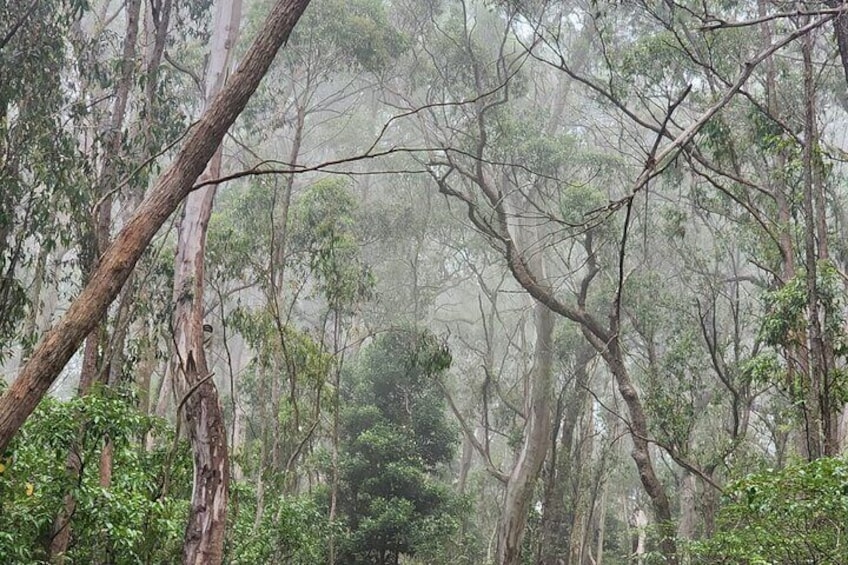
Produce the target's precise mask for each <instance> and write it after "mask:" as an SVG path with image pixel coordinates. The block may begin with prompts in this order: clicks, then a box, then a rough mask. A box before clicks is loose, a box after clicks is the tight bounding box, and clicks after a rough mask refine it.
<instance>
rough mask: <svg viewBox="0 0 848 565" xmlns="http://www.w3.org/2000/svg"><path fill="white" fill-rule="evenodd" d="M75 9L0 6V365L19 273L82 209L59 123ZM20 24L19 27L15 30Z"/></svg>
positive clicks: (17, 0) (17, 299) (77, 168)
mask: <svg viewBox="0 0 848 565" xmlns="http://www.w3.org/2000/svg"><path fill="white" fill-rule="evenodd" d="M83 8H84V3H83V2H77V1H74V2H58V1H57V2H36V3H31V2H26V1H23V0H11V1H8V2H2V3H0V38H3V40H4V41H6V40H8V43H6V44H5V45H4V46H3V47H2V48H0V77H2V79H0V359H2V358H3V350H2V347H3V346H5V345H6V343H7V341H8V340H9V339H10V338H11V337H12V336H13V334H14V333H15V331H16V329H17V323H18V321H19V320H20V319H21V318H22V316H23V315H24V314H25V312H26V308H27V306H28V297H27V295H26V292H25V290H24V289H25V288H26V285H27V282H25V281H24V280H23V271H24V269H26V268H27V267H28V266H30V265H32V264H33V263H34V261H35V259H36V256H37V253H36V252H34V250H42V252H43V251H46V250H50V249H53V248H54V247H55V246H56V245H57V244H58V243H59V242H61V241H65V242H66V241H68V240H69V238H70V236H71V233H72V225H73V223H72V222H63V221H61V220H60V217H61V214H59V213H65V214H66V215H68V216H77V215H78V214H80V213H81V211H82V210H84V209H85V208H84V202H83V201H84V198H83V193H84V186H85V182H84V178H85V169H84V166H83V163H82V161H81V159H80V156H79V154H78V152H77V142H76V140H75V139H74V137H73V135H72V134H71V133H70V132H69V131H68V129H67V128H66V127H65V124H64V123H63V120H65V119H66V117H65V116H63V115H62V109H63V108H64V106H65V105H66V104H67V102H68V98H69V93H68V89H67V88H65V86H64V85H63V83H62V81H61V80H58V78H57V77H61V76H63V73H64V72H65V69H66V67H67V66H68V65H69V60H68V58H67V45H66V43H65V39H66V36H67V35H68V34H69V30H70V27H71V25H72V24H73V21H74V20H75V18H76V17H77V16H78V15H79V12H81V11H82V9H83ZM17 24H20V26H19V27H16V25H17Z"/></svg>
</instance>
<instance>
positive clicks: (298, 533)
mask: <svg viewBox="0 0 848 565" xmlns="http://www.w3.org/2000/svg"><path fill="white" fill-rule="evenodd" d="M267 495H268V493H266V499H265V507H264V511H263V513H262V519H261V520H260V521H259V522H258V523H257V522H256V511H257V499H256V490H255V487H254V485H252V484H250V483H235V484H233V486H232V488H231V492H230V498H231V504H230V513H229V521H230V524H229V534H228V536H227V540H226V547H225V557H224V562H225V563H230V564H232V565H242V564H243V565H254V564H259V563H286V564H289V565H319V564H323V563H326V562H327V561H326V550H327V540H328V539H329V532H330V525H329V522H328V520H327V516H326V512H325V510H324V509H323V508H322V507H321V505H320V503H319V500H318V498H317V497H313V496H300V497H289V496H282V495H281V496H267Z"/></svg>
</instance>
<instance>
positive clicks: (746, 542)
mask: <svg viewBox="0 0 848 565" xmlns="http://www.w3.org/2000/svg"><path fill="white" fill-rule="evenodd" d="M846 536H848V462H846V460H845V459H843V458H821V459H817V460H815V461H813V462H810V463H803V464H798V465H793V466H790V467H787V468H786V469H783V470H778V471H767V472H764V473H759V474H755V475H749V476H747V477H745V478H744V479H742V480H739V481H737V482H735V483H733V484H731V485H729V486H728V488H727V489H726V490H725V499H724V504H723V506H722V508H721V511H720V513H719V517H718V532H717V533H716V535H715V536H714V537H713V538H712V539H710V540H707V541H704V542H700V543H696V544H694V545H693V546H692V547H691V548H690V551H691V554H692V556H693V559H694V562H697V563H717V564H718V563H727V564H730V563H733V564H749V565H766V564H768V565H790V564H799V565H800V564H807V563H816V564H820V565H837V564H839V563H846V562H848V541H846V539H848V538H846Z"/></svg>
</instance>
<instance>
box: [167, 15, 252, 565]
mask: <svg viewBox="0 0 848 565" xmlns="http://www.w3.org/2000/svg"><path fill="white" fill-rule="evenodd" d="M240 19H241V0H219V2H218V3H217V8H216V10H215V19H214V22H213V32H212V47H211V52H210V60H209V67H208V69H207V75H206V85H207V90H206V97H205V100H206V101H207V102H208V101H210V100H211V99H212V98H213V97H214V96H215V95H216V94H217V93H218V91H220V90H221V88H222V87H223V86H224V82H225V80H226V75H227V66H228V64H229V60H230V53H231V52H232V49H233V48H234V47H235V43H236V38H237V35H238V26H239V21H240ZM220 173H221V147H220V146H219V147H218V150H217V151H216V152H215V155H214V156H213V157H212V160H211V161H210V163H209V166H208V167H207V169H206V171H205V172H204V173H203V175H202V176H201V177H200V178H201V180H208V179H215V178H218V177H219V176H220ZM216 188H217V186H216V185H214V184H212V185H208V186H205V187H203V188H201V189H200V190H198V191H197V192H193V193H191V194H189V196H188V198H187V199H186V203H185V209H184V211H183V215H182V217H181V219H180V223H179V227H178V236H177V255H176V258H175V265H174V325H173V327H174V347H175V351H174V353H175V358H174V359H173V362H172V370H171V375H172V378H173V379H174V384H175V385H176V386H175V388H176V390H177V391H178V392H179V397H180V398H181V400H180V403H179V404H178V405H177V418H178V419H179V418H180V417H181V414H180V413H179V410H180V408H181V407H183V408H184V415H185V423H186V428H187V431H188V437H189V440H190V441H191V448H192V454H193V458H194V489H193V492H192V498H191V510H190V511H189V517H188V525H187V526H186V532H185V541H184V544H183V563H186V564H198V565H200V564H204V565H205V564H210V563H211V564H216V563H220V562H221V561H222V559H223V551H224V532H225V529H226V525H227V492H228V481H229V463H228V457H227V430H226V425H225V423H224V411H223V408H222V407H221V402H220V399H219V398H218V389H217V388H216V387H215V382H214V381H213V380H212V374H211V373H210V371H209V366H208V364H207V362H206V352H205V351H204V343H203V342H204V339H203V314H204V304H203V286H204V281H205V264H204V252H205V249H206V231H207V227H208V225H209V218H210V216H211V215H212V203H213V201H214V199H215V192H216Z"/></svg>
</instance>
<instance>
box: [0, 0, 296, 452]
mask: <svg viewBox="0 0 848 565" xmlns="http://www.w3.org/2000/svg"><path fill="white" fill-rule="evenodd" d="M308 4H309V1H308V0H291V1H286V0H280V1H278V2H277V3H276V4H275V5H274V6H273V7H272V9H271V12H270V14H269V16H268V18H267V20H266V21H265V25H264V26H263V28H262V29H261V30H260V32H259V35H258V36H257V37H256V39H255V40H254V42H253V44H252V45H251V47H250V49H249V50H248V52H247V54H246V55H245V57H244V59H243V60H242V61H241V64H240V65H239V67H238V70H237V71H236V72H235V73H234V74H233V77H232V80H231V82H229V83H228V84H227V85H226V86H225V87H224V88H223V89H222V90H221V92H220V93H219V94H218V95H217V96H216V97H215V98H214V100H213V101H212V103H211V104H210V105H209V107H208V108H207V110H206V111H205V112H204V113H203V115H202V116H201V118H200V119H199V120H198V122H197V123H196V124H195V125H194V127H193V128H192V129H191V131H190V133H189V134H188V136H187V138H186V141H185V143H184V144H183V147H182V149H181V150H180V152H179V153H178V154H177V156H176V158H175V159H174V162H173V163H172V164H171V166H170V167H168V169H167V170H166V171H165V172H164V173H163V174H162V176H161V177H160V178H159V180H158V182H157V183H156V184H155V186H154V187H153V189H152V190H151V192H150V194H149V196H148V197H147V198H145V200H144V201H143V202H142V203H141V204H140V205H139V207H138V209H137V210H136V212H135V213H134V214H133V215H132V217H131V218H130V219H129V221H128V222H127V224H126V226H125V227H124V228H123V229H122V230H121V231H120V232H119V233H118V235H117V236H116V237H115V239H114V241H113V242H112V244H111V245H110V246H109V248H108V249H107V250H106V251H105V252H104V253H103V255H102V256H101V258H100V263H99V265H98V267H97V268H96V270H95V271H94V272H93V273H92V275H91V277H90V280H89V282H88V283H87V284H86V286H85V288H84V289H83V290H82V292H81V293H80V294H79V296H78V297H77V298H76V299H75V300H74V301H73V303H72V304H71V306H70V308H69V309H68V311H67V312H66V313H65V315H64V316H63V317H62V318H61V319H60V320H59V321H58V322H57V323H56V324H55V325H54V326H53V328H52V329H51V330H50V331H49V332H48V333H47V334H46V335H45V336H44V337H43V338H42V339H41V340H40V342H39V344H38V346H36V348H35V350H34V352H33V354H32V357H30V359H29V361H27V363H26V364H25V365H24V367H23V368H22V369H21V372H20V373H19V375H18V378H17V379H16V380H15V382H14V383H12V385H11V386H10V387H9V389H8V390H6V392H5V393H4V394H3V396H2V397H0V451H4V450H5V449H6V447H7V446H8V445H9V442H10V441H11V439H12V437H13V436H14V435H15V433H17V431H18V429H20V427H21V425H22V424H23V422H24V421H25V420H26V418H27V417H28V416H29V415H30V414H31V413H32V411H33V410H34V409H35V406H36V405H37V404H38V402H39V401H40V400H41V398H42V397H43V396H44V394H45V393H46V392H47V389H48V388H49V387H50V385H51V384H52V383H53V381H54V380H55V379H56V377H57V376H58V375H59V373H60V372H61V370H62V368H63V367H64V366H65V364H66V363H67V362H68V360H69V359H70V358H71V356H72V355H73V354H74V352H75V351H76V349H77V348H78V347H79V345H80V343H81V342H82V340H83V339H84V338H85V336H86V335H88V333H89V332H90V331H91V330H92V329H93V328H94V326H95V324H96V323H97V321H98V320H99V319H101V318H102V316H103V314H104V313H105V312H106V309H107V308H108V307H109V304H111V302H112V301H113V300H114V299H115V297H116V296H117V295H118V293H119V292H120V291H121V288H122V286H123V284H124V282H126V280H127V278H128V277H129V275H130V273H131V272H132V269H133V267H134V266H135V264H136V262H137V261H138V259H139V257H141V254H142V253H143V252H144V250H145V248H146V247H147V245H148V244H149V243H150V240H151V239H152V238H153V236H154V235H155V234H156V232H157V231H158V230H159V228H160V227H161V226H162V224H163V223H164V222H165V220H166V219H167V218H168V217H169V216H170V215H171V214H172V213H173V212H174V210H175V209H176V207H177V205H178V204H179V203H180V202H181V201H182V200H183V199H184V198H185V197H186V196H187V195H188V194H189V193H190V192H191V191H192V190H194V189H195V188H197V187H196V186H195V182H196V180H197V178H198V177H199V176H200V174H201V173H202V172H203V169H204V168H205V166H206V163H207V162H208V161H209V159H210V158H211V157H212V155H213V154H214V153H215V151H216V149H217V147H218V145H220V142H221V139H222V138H223V137H224V134H225V133H226V131H227V129H228V128H229V127H230V126H231V125H232V123H233V122H234V121H235V119H236V118H237V117H238V115H239V113H240V112H241V111H242V110H243V109H244V107H245V105H246V104H247V102H248V100H249V99H250V96H251V94H253V92H254V91H255V90H256V87H257V86H258V85H259V82H260V81H261V80H262V77H263V76H264V74H265V72H266V71H267V70H268V67H269V66H270V65H271V62H272V61H273V59H274V56H275V55H276V53H277V51H278V50H279V48H280V47H281V46H282V45H283V44H284V43H285V41H286V39H288V36H289V34H290V33H291V31H292V29H293V28H294V26H295V24H296V23H297V20H298V19H299V18H300V15H301V14H302V13H303V11H304V10H305V9H306V6H307V5H308Z"/></svg>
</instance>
